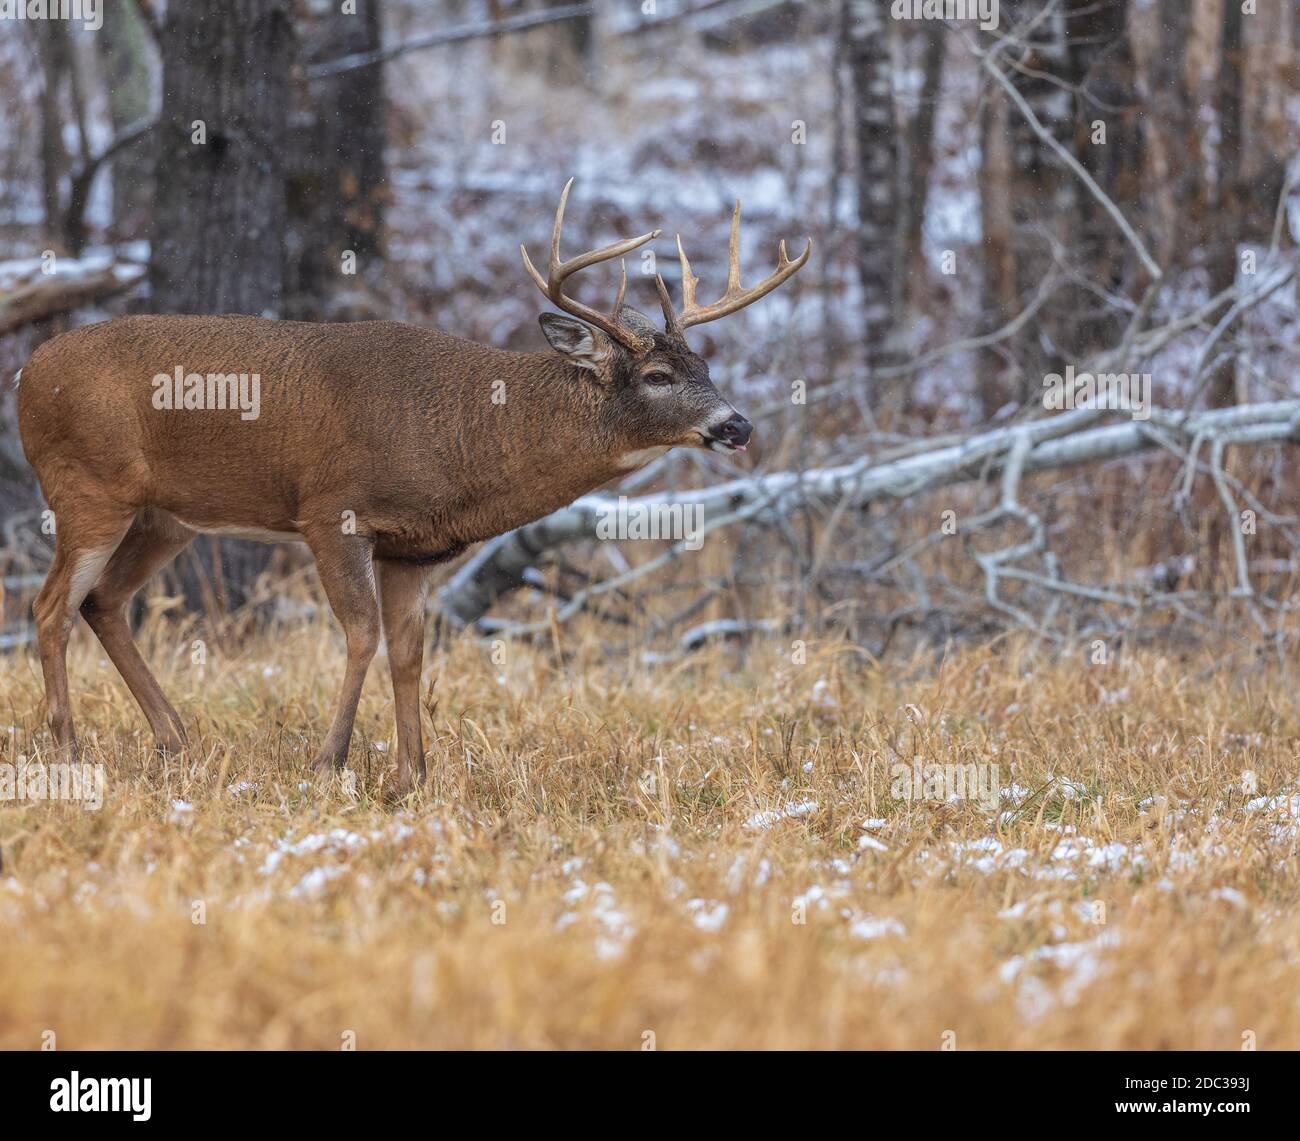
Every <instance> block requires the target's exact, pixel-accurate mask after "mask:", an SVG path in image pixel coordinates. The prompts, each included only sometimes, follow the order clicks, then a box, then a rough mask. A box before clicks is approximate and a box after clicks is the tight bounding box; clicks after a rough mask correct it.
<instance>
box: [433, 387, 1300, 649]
mask: <svg viewBox="0 0 1300 1141" xmlns="http://www.w3.org/2000/svg"><path fill="white" fill-rule="evenodd" d="M1113 415H1114V413H1113V412H1111V411H1110V410H1108V409H1104V408H1098V407H1089V408H1078V409H1075V410H1073V411H1070V412H1064V413H1062V414H1060V415H1057V416H1049V417H1044V418H1042V419H1038V420H1031V421H1028V422H1026V423H1021V424H1012V425H1008V426H1006V427H1002V428H996V429H993V430H992V431H988V432H982V433H980V434H978V435H976V436H972V437H971V438H970V439H968V440H965V441H963V442H962V443H960V444H947V445H945V446H940V447H936V448H934V449H933V450H930V451H920V452H917V453H915V454H912V455H908V456H906V457H904V458H902V459H897V460H892V461H889V462H885V463H875V462H873V461H871V460H869V459H865V458H864V459H861V460H857V461H855V462H853V463H849V464H843V465H840V466H837V467H830V468H820V469H813V470H810V471H803V472H774V473H771V474H768V475H759V476H754V477H752V478H747V479H738V480H731V481H729V482H727V483H723V484H719V485H718V486H716V487H706V488H698V489H694V490H686V491H675V492H664V493H661V494H654V495H645V496H639V497H635V498H630V499H626V500H625V504H624V507H623V510H633V511H638V510H640V511H645V512H647V513H649V512H650V511H653V510H656V509H658V510H662V509H665V508H669V507H672V506H673V505H676V504H681V505H686V504H690V505H692V506H693V507H694V508H695V509H696V510H697V511H699V512H701V513H702V516H703V518H705V519H706V520H713V521H715V522H713V523H706V525H705V529H706V530H709V529H712V526H714V525H717V526H725V525H730V524H732V523H737V522H741V521H750V522H758V523H765V522H766V523H770V522H772V521H774V520H776V519H778V518H779V517H781V516H783V515H788V514H789V513H790V512H791V511H793V510H794V509H796V508H797V507H800V506H803V505H805V504H829V503H837V502H843V503H844V504H845V506H846V507H848V508H851V509H858V510H860V509H862V508H864V507H866V506H867V505H869V504H870V503H872V502H875V501H879V500H884V499H900V498H905V497H907V496H910V495H916V494H919V493H920V492H924V491H928V490H931V489H933V488H936V487H943V486H948V485H952V484H957V483H964V482H970V481H974V480H988V479H990V478H993V477H995V476H998V475H1000V474H1002V473H1003V471H1004V469H1005V468H1007V466H1008V464H1009V463H1014V465H1015V470H1016V474H1017V476H1018V475H1019V473H1020V472H1025V473H1028V472H1036V471H1047V470H1054V469H1064V468H1071V467H1077V466H1079V465H1084V464H1099V463H1105V462H1107V461H1110V460H1115V459H1120V458H1123V457H1126V456H1132V455H1136V454H1138V453H1140V452H1145V451H1150V450H1155V449H1157V448H1167V447H1168V446H1169V444H1170V443H1171V442H1174V443H1178V444H1180V445H1183V446H1184V447H1185V448H1189V449H1190V448H1192V447H1193V446H1199V444H1200V442H1201V441H1203V440H1208V441H1218V442H1219V443H1220V444H1263V443H1270V442H1274V443H1275V442H1282V441H1289V442H1293V443H1294V442H1297V441H1300V400H1281V401H1273V402H1269V403H1259V404H1244V405H1238V406H1236V407H1233V408H1222V409H1215V410H1211V411H1204V412H1191V413H1185V412H1170V411H1166V410H1161V409H1151V415H1150V419H1148V420H1133V419H1128V420H1124V421H1122V422H1119V423H1112V424H1101V425H1098V424H1097V421H1098V420H1101V419H1103V418H1105V417H1107V416H1113ZM617 505H618V497H617V496H613V495H605V494H600V495H585V496H583V497H582V498H580V499H578V500H575V501H574V502H573V503H572V504H570V505H569V506H568V507H562V508H560V510H558V511H555V512H552V513H551V514H550V515H547V516H546V517H545V518H542V519H539V520H537V521H536V522H535V523H528V524H526V525H525V526H523V527H519V528H517V529H516V530H514V531H509V532H507V533H506V534H504V535H500V536H498V537H497V538H495V539H492V540H490V541H488V542H487V543H485V544H484V545H483V546H482V547H481V548H480V549H479V550H478V551H477V552H476V553H475V555H474V556H473V557H472V558H470V559H469V560H468V561H467V562H465V563H464V564H463V565H462V566H461V567H460V569H459V570H458V571H457V572H456V573H455V574H454V575H453V576H452V577H451V578H450V579H449V580H448V581H447V583H446V584H445V585H444V586H443V587H442V589H441V590H439V592H438V595H437V599H436V603H435V605H436V609H437V611H438V613H439V614H440V616H441V617H443V618H445V619H446V620H447V621H448V622H450V623H451V625H452V626H454V627H456V628H463V627H466V626H468V625H470V624H472V623H475V622H477V621H478V620H479V619H480V618H481V617H482V616H483V615H484V614H486V613H487V611H488V610H489V609H490V608H491V607H492V606H493V604H494V603H495V602H496V601H497V600H498V599H500V598H501V597H503V596H504V595H506V594H508V593H510V592H511V591H513V590H516V589H517V588H518V587H520V586H522V585H524V583H525V581H526V580H527V578H528V576H529V575H530V574H531V573H532V572H533V571H534V568H535V565H536V564H537V562H538V561H539V560H540V559H541V558H542V556H543V555H545V554H546V553H548V552H550V551H553V550H558V549H560V548H562V547H567V546H571V545H573V544H575V543H580V542H584V541H588V540H594V539H596V538H598V537H599V536H598V534H597V523H598V522H599V520H600V519H601V518H602V517H604V516H606V515H607V514H608V513H609V512H610V511H612V510H615V509H616V508H617Z"/></svg>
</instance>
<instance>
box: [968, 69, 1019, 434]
mask: <svg viewBox="0 0 1300 1141" xmlns="http://www.w3.org/2000/svg"><path fill="white" fill-rule="evenodd" d="M1008 102H1009V101H1008V100H1007V99H1006V98H1005V96H1004V95H1003V93H1002V92H1001V91H990V92H989V93H988V95H987V97H986V98H985V99H984V100H983V101H982V102H981V104H980V113H979V114H980V117H979V130H980V168H979V191H980V232H981V234H982V238H983V242H982V246H983V248H982V250H981V256H980V261H979V266H980V285H981V290H980V296H981V299H982V303H983V304H982V309H983V314H982V321H981V326H982V327H981V332H983V333H991V332H993V331H994V330H995V329H999V328H1001V327H1002V326H1003V325H1005V324H1006V323H1007V322H1008V321H1009V320H1010V319H1011V318H1012V317H1013V316H1014V310H1015V305H1016V271H1015V254H1014V252H1013V242H1012V238H1011V229H1012V220H1011V196H1010V192H1009V190H1008V185H1009V182H1010V169H1011V160H1010V154H1009V151H1010V143H1009V140H1008V131H1007V115H1009V114H1016V113H1017V112H1015V111H1014V109H1012V108H1010V107H1008ZM1019 388H1020V384H1019V381H1018V379H1017V369H1016V364H1015V356H1014V342H1003V343H1001V344H996V345H991V346H989V347H988V348H985V349H982V350H981V351H980V360H979V379H978V397H979V404H980V411H981V413H982V414H983V417H984V419H985V420H988V419H990V418H991V417H992V416H993V414H994V413H995V412H997V411H998V409H1000V408H1001V407H1002V406H1003V405H1005V404H1007V403H1008V402H1009V401H1010V400H1012V399H1013V396H1018V394H1019Z"/></svg>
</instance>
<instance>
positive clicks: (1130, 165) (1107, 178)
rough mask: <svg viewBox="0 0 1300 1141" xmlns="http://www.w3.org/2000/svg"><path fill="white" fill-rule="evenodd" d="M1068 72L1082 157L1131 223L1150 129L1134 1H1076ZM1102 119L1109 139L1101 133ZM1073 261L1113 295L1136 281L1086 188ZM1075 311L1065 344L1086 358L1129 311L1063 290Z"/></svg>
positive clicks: (1112, 338)
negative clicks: (1133, 27)
mask: <svg viewBox="0 0 1300 1141" xmlns="http://www.w3.org/2000/svg"><path fill="white" fill-rule="evenodd" d="M1066 19H1067V21H1068V25H1067V26H1068V29H1069V38H1068V41H1067V42H1068V48H1069V51H1068V66H1069V72H1068V77H1069V81H1070V84H1071V86H1072V87H1073V88H1074V92H1075V110H1074V140H1073V142H1074V146H1073V151H1074V157H1075V158H1076V159H1077V160H1078V161H1079V165H1080V166H1082V167H1083V168H1084V169H1085V170H1086V171H1087V172H1088V173H1089V174H1090V175H1092V177H1093V178H1094V179H1095V180H1096V182H1097V185H1098V186H1100V187H1101V189H1102V190H1103V191H1104V192H1105V193H1106V195H1107V196H1108V197H1109V198H1110V199H1111V200H1112V201H1113V202H1114V203H1115V204H1116V205H1117V206H1118V207H1119V208H1120V210H1122V211H1123V212H1124V214H1125V216H1126V217H1128V218H1129V219H1130V221H1136V218H1135V215H1136V212H1137V210H1138V209H1139V208H1140V205H1141V189H1142V186H1141V181H1142V131H1141V125H1140V123H1139V120H1138V111H1139V102H1138V94H1137V90H1136V87H1135V85H1134V83H1133V75H1134V71H1135V68H1134V63H1133V54H1132V51H1131V50H1130V46H1129V38H1128V28H1127V22H1128V0H1070V5H1069V7H1068V9H1067V11H1066ZM1094 123H1100V124H1102V127H1103V129H1104V130H1105V141H1104V142H1097V141H1095V139H1094V126H1093V124H1094ZM1076 201H1077V203H1078V210H1077V218H1078V222H1077V226H1076V228H1075V233H1074V243H1073V249H1072V250H1071V255H1072V259H1073V261H1074V263H1075V265H1076V267H1077V269H1078V271H1079V273H1080V274H1081V275H1082V276H1083V277H1084V278H1085V279H1086V280H1087V281H1088V282H1090V283H1092V284H1093V285H1094V286H1097V287H1099V288H1100V290H1102V291H1104V293H1106V294H1110V295H1117V294H1122V293H1124V292H1125V291H1126V289H1127V288H1131V287H1132V278H1133V276H1134V274H1133V258H1132V254H1131V250H1130V247H1129V245H1128V243H1127V242H1126V241H1125V240H1124V237H1123V235H1122V234H1121V233H1120V232H1119V230H1118V228H1117V227H1116V226H1115V223H1114V220H1113V219H1112V218H1111V217H1110V216H1109V215H1108V214H1107V212H1106V210H1105V209H1104V208H1103V206H1102V205H1101V203H1100V202H1099V201H1098V200H1097V198H1096V197H1095V196H1094V195H1092V194H1091V193H1088V192H1087V191H1084V190H1082V189H1081V190H1080V192H1079V193H1078V194H1077V196H1076ZM1062 299H1063V301H1064V302H1065V306H1066V311H1067V312H1068V313H1069V314H1070V315H1071V319H1070V322H1069V324H1068V326H1067V327H1066V328H1065V330H1064V331H1063V339H1064V344H1063V345H1062V347H1063V349H1065V351H1066V352H1067V353H1068V355H1069V356H1070V357H1071V359H1073V360H1076V361H1080V362H1081V361H1082V360H1084V359H1086V358H1087V357H1088V356H1089V355H1091V354H1092V353H1094V352H1096V351H1097V350H1099V349H1102V348H1104V347H1106V346H1108V345H1114V344H1116V343H1118V340H1119V337H1120V335H1121V332H1122V328H1123V323H1124V321H1125V320H1126V319H1127V314H1126V313H1125V312H1124V311H1123V310H1122V309H1120V308H1118V307H1116V306H1114V305H1112V304H1110V303H1108V302H1107V301H1106V299H1105V297H1104V296H1101V295H1100V294H1099V293H1098V292H1097V291H1096V290H1089V289H1084V288H1081V287H1072V288H1069V289H1067V290H1065V291H1064V292H1063V294H1062Z"/></svg>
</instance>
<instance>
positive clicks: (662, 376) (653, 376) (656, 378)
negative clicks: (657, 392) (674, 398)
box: [641, 368, 673, 384]
mask: <svg viewBox="0 0 1300 1141" xmlns="http://www.w3.org/2000/svg"><path fill="white" fill-rule="evenodd" d="M641 379H642V380H644V381H645V382H646V384H672V382H673V374H672V373H671V372H669V371H668V370H667V369H664V368H654V369H650V371H649V372H643V373H642V374H641Z"/></svg>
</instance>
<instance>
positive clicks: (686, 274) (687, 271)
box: [677, 234, 700, 313]
mask: <svg viewBox="0 0 1300 1141" xmlns="http://www.w3.org/2000/svg"><path fill="white" fill-rule="evenodd" d="M677 257H678V258H679V259H680V260H681V263H682V312H683V313H685V312H686V311H687V310H690V309H694V308H695V287H696V286H697V285H699V284H700V279H699V278H698V277H696V276H695V275H694V274H693V273H691V263H690V262H689V261H688V260H687V258H686V251H685V250H684V249H682V236H681V234H678V235H677Z"/></svg>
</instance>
